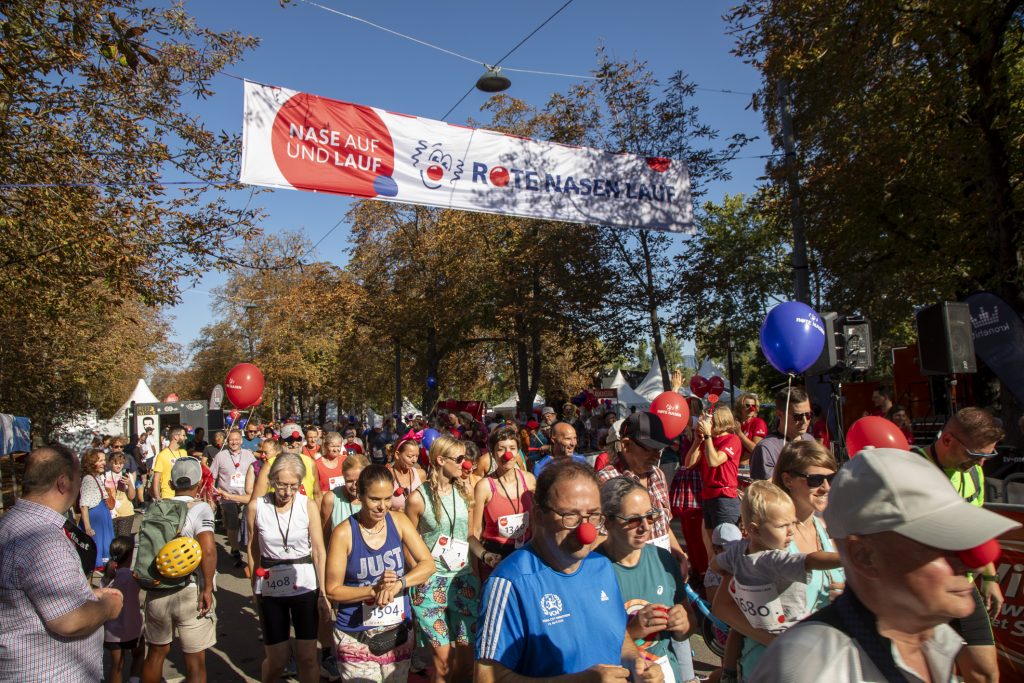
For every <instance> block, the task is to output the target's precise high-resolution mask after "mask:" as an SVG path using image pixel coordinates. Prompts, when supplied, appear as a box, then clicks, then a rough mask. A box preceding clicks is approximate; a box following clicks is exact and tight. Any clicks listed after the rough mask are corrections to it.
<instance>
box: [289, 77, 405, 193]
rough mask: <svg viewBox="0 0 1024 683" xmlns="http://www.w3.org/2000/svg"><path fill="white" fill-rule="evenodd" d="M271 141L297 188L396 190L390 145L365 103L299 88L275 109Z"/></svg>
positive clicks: (376, 118)
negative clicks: (295, 93)
mask: <svg viewBox="0 0 1024 683" xmlns="http://www.w3.org/2000/svg"><path fill="white" fill-rule="evenodd" d="M270 144H271V148H272V149H273V150H274V160H275V161H276V162H277V167H278V168H279V169H280V171H281V175H283V176H284V177H285V179H286V180H287V181H288V182H289V183H291V184H292V185H293V186H294V187H296V188H300V189H306V190H311V189H316V190H319V191H325V192H338V193H341V194H351V195H357V196H360V197H376V196H384V197H394V196H395V195H396V194H398V186H397V185H396V184H395V181H394V179H393V178H392V175H393V174H394V172H395V145H394V142H393V141H392V140H391V133H390V132H389V131H388V127H387V126H386V125H385V124H384V122H383V121H382V120H381V118H380V117H379V116H377V113H376V112H375V111H373V109H371V108H369V107H363V106H360V105H357V104H349V103H347V102H336V101H333V100H326V99H324V98H322V97H317V96H316V95H308V94H306V93H299V94H297V95H295V96H293V97H292V98H291V99H289V100H288V101H287V102H285V103H284V105H282V107H281V109H280V110H278V112H277V116H276V117H275V118H274V127H273V132H272V133H271V138H270Z"/></svg>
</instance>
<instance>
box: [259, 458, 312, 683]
mask: <svg viewBox="0 0 1024 683" xmlns="http://www.w3.org/2000/svg"><path fill="white" fill-rule="evenodd" d="M268 474H269V476H268V480H269V483H270V485H271V486H273V488H274V490H273V491H272V492H270V493H267V494H266V495H263V496H259V497H256V498H254V500H253V502H252V503H250V504H249V506H248V509H247V511H246V517H247V519H246V522H247V528H248V530H249V539H250V540H249V564H250V566H251V569H252V573H251V577H252V581H253V593H254V595H255V596H256V604H257V607H258V610H259V615H260V622H261V626H262V627H263V643H264V645H265V648H266V656H265V659H264V660H263V669H262V680H263V681H264V683H269V682H270V681H276V680H277V679H278V678H280V676H281V674H282V673H283V672H284V667H285V665H286V664H287V663H288V658H289V657H290V656H292V653H293V652H294V657H295V661H296V664H297V666H298V674H299V680H300V681H302V683H315V682H316V681H319V680H320V669H319V667H318V666H317V656H316V655H317V652H316V643H317V630H318V628H319V624H320V620H321V619H326V618H327V617H328V616H329V615H330V612H331V605H330V602H329V601H328V600H327V592H326V588H325V584H324V566H325V562H326V551H325V550H324V538H323V529H322V528H321V526H320V523H319V522H320V513H319V511H318V509H317V506H316V503H315V502H314V501H313V499H312V498H307V497H306V496H305V495H304V494H302V493H300V492H299V490H300V487H301V486H302V480H303V479H304V478H305V477H306V464H305V463H304V462H303V461H302V458H300V457H299V456H298V455H295V454H294V453H282V454H281V455H279V456H277V458H275V459H274V462H273V464H271V466H270V470H269V473H268ZM293 627H294V629H295V646H294V649H293V648H292V646H291V643H290V633H289V631H290V630H291V629H292V628H293Z"/></svg>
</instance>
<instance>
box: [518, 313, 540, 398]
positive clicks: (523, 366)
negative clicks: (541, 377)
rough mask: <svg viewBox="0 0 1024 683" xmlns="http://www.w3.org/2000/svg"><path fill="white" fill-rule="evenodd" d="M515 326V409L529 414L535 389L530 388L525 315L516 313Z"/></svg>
mask: <svg viewBox="0 0 1024 683" xmlns="http://www.w3.org/2000/svg"><path fill="white" fill-rule="evenodd" d="M515 328H516V338H515V346H516V396H517V402H516V411H517V412H518V413H520V414H521V415H529V414H530V411H531V410H532V409H533V396H534V393H535V391H534V390H532V389H531V388H530V349H529V347H528V346H527V345H526V340H527V338H528V337H529V334H528V332H527V330H526V316H524V315H523V314H522V313H517V314H516V316H515Z"/></svg>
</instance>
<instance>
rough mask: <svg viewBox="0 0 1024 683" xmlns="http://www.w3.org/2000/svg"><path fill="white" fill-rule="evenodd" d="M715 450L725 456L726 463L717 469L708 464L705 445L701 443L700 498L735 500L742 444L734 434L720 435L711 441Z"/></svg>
mask: <svg viewBox="0 0 1024 683" xmlns="http://www.w3.org/2000/svg"><path fill="white" fill-rule="evenodd" d="M711 443H712V444H714V446H715V450H716V451H718V452H719V453H720V454H724V455H725V456H726V461H725V462H723V463H722V464H721V465H719V466H718V467H711V466H710V465H709V464H708V454H707V444H706V443H702V444H701V445H700V448H701V458H700V478H701V482H702V488H701V498H703V499H704V500H711V499H712V498H722V497H725V498H735V497H736V494H737V490H736V487H737V485H738V484H739V478H738V472H739V467H740V455H741V454H742V453H743V443H742V442H741V441H740V437H738V436H736V435H735V434H722V435H721V436H719V437H716V438H714V439H712V440H711Z"/></svg>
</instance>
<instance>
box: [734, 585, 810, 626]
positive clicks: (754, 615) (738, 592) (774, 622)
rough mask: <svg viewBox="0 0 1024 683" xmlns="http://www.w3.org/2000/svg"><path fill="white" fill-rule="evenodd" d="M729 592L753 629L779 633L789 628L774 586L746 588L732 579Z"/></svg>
mask: <svg viewBox="0 0 1024 683" xmlns="http://www.w3.org/2000/svg"><path fill="white" fill-rule="evenodd" d="M729 592H730V593H731V594H732V599H733V600H734V601H735V602H736V605H737V606H738V607H739V608H740V611H741V612H743V616H745V617H746V618H747V621H748V622H749V623H750V625H751V626H753V627H754V628H761V629H764V630H765V631H768V632H769V633H781V632H782V631H785V630H786V629H787V628H789V627H790V625H791V623H790V622H787V621H786V613H785V611H784V610H783V608H782V600H781V599H780V598H779V591H778V590H777V589H776V588H775V584H771V583H766V584H764V585H760V586H747V585H744V584H741V583H737V581H736V579H733V580H732V581H731V582H730V584H729ZM794 621H795V620H794Z"/></svg>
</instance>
